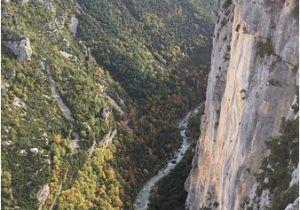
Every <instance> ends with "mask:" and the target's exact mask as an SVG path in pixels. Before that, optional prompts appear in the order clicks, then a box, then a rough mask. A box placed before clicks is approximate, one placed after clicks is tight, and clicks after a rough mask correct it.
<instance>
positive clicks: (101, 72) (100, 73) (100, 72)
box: [96, 66, 105, 77]
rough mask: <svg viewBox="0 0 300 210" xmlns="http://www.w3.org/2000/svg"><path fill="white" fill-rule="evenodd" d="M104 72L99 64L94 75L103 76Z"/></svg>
mask: <svg viewBox="0 0 300 210" xmlns="http://www.w3.org/2000/svg"><path fill="white" fill-rule="evenodd" d="M104 74H105V72H104V69H103V67H101V66H99V67H98V68H97V70H96V75H97V76H98V77H103V76H104Z"/></svg>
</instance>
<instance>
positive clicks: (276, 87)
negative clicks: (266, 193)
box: [186, 0, 299, 210]
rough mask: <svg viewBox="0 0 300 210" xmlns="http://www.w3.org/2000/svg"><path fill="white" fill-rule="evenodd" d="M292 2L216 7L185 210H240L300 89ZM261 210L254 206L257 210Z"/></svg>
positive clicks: (232, 3)
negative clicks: (209, 70)
mask: <svg viewBox="0 0 300 210" xmlns="http://www.w3.org/2000/svg"><path fill="white" fill-rule="evenodd" d="M297 4H298V3H297V1H296V0H286V1H281V0H273V1H266V0H257V1H231V0H223V1H221V2H220V12H219V15H218V22H217V24H216V27H215V32H214V40H213V52H212V62H211V68H212V69H211V72H210V75H209V80H208V87H207V101H206V108H205V114H204V117H203V119H202V121H203V123H201V125H202V128H201V129H202V132H201V137H200V139H199V142H198V144H197V147H196V151H195V156H194V159H193V163H192V170H191V172H190V176H189V178H188V180H187V181H186V189H187V191H188V197H187V201H186V205H187V207H188V208H189V209H191V210H200V209H204V208H210V209H223V210H235V209H240V208H241V207H240V206H241V204H242V202H243V201H244V199H245V197H246V196H247V195H249V194H250V193H251V189H252V186H253V185H254V184H255V182H256V181H255V177H254V174H255V173H257V172H258V169H259V167H260V163H261V160H262V159H263V157H264V156H265V155H266V146H265V141H266V140H268V139H269V138H270V137H272V136H276V135H278V132H279V127H280V124H281V120H282V118H283V117H284V118H286V117H287V116H288V115H289V112H291V111H290V110H291V108H292V105H293V104H294V103H295V100H294V99H295V96H296V90H297V85H298V81H297V78H298V65H299V64H298V30H299V28H298V17H297V11H296V10H297ZM262 208H263V206H260V209H262Z"/></svg>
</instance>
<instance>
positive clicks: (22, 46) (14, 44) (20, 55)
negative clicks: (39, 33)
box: [4, 38, 32, 64]
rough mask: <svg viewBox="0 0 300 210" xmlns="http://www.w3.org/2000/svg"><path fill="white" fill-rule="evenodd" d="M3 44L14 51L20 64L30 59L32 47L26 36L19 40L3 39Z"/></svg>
mask: <svg viewBox="0 0 300 210" xmlns="http://www.w3.org/2000/svg"><path fill="white" fill-rule="evenodd" d="M4 45H5V46H6V47H8V48H9V49H10V50H11V51H12V52H13V53H14V55H15V56H16V57H17V59H18V61H19V62H20V63H21V64H25V63H26V62H28V61H30V60H31V55H32V49H31V46H30V41H29V39H28V38H23V39H21V40H20V41H5V42H4Z"/></svg>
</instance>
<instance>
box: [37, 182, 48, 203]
mask: <svg viewBox="0 0 300 210" xmlns="http://www.w3.org/2000/svg"><path fill="white" fill-rule="evenodd" d="M49 194H50V187H49V185H48V184H45V185H44V186H43V187H42V188H41V189H40V190H39V191H38V193H37V196H36V197H37V200H38V201H39V202H40V203H44V202H45V201H46V199H47V198H48V196H49Z"/></svg>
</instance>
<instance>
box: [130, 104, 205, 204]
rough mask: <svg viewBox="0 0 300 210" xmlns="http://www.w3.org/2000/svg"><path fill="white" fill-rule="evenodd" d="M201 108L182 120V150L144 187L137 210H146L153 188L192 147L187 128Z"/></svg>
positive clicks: (180, 122)
mask: <svg viewBox="0 0 300 210" xmlns="http://www.w3.org/2000/svg"><path fill="white" fill-rule="evenodd" d="M201 106H202V104H201V105H200V106H198V107H197V108H195V109H194V110H192V111H190V112H188V113H187V115H186V116H185V117H184V118H183V119H181V120H180V121H179V123H178V129H179V132H180V135H181V138H182V143H181V146H180V148H179V149H178V150H177V151H176V152H175V153H174V156H173V158H171V159H170V160H169V161H168V163H167V164H166V165H165V166H164V167H163V168H162V169H160V170H159V171H158V173H157V174H156V175H155V176H153V177H151V178H150V179H149V180H148V181H147V182H146V184H145V185H144V186H143V188H142V189H141V191H140V192H139V194H138V195H137V197H136V200H135V202H134V209H135V210H146V209H147V208H148V204H149V197H150V192H151V189H152V187H153V186H155V184H156V183H157V182H158V181H159V180H160V179H161V178H163V177H164V176H166V175H168V174H169V173H170V171H171V170H172V169H174V168H175V166H176V165H177V164H178V163H179V162H180V161H181V160H182V158H183V156H184V154H185V153H186V152H187V150H188V148H189V147H190V142H189V141H188V137H187V135H186V131H187V126H188V123H189V120H190V119H191V118H192V117H194V116H195V115H196V114H198V113H199V110H200V109H201Z"/></svg>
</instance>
